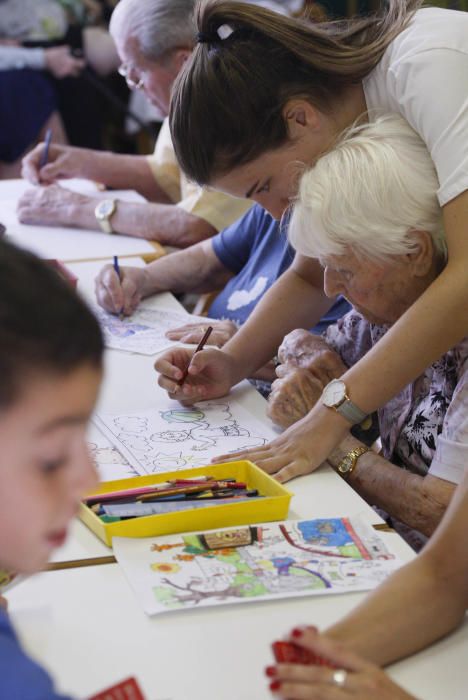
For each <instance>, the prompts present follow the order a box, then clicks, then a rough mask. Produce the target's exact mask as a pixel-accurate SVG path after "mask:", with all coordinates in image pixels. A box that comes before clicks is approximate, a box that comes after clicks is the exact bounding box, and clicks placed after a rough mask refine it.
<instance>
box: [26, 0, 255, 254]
mask: <svg viewBox="0 0 468 700" xmlns="http://www.w3.org/2000/svg"><path fill="white" fill-rule="evenodd" d="M193 8H194V0H121V2H119V3H118V5H117V7H116V9H115V10H114V12H113V14H112V18H111V24H110V32H111V35H112V36H113V38H114V40H115V44H116V47H117V51H118V53H119V56H120V58H121V60H122V65H121V67H120V69H119V70H120V72H121V74H122V75H125V77H126V79H127V83H128V85H129V87H131V88H135V89H142V90H144V92H145V94H146V95H147V96H148V97H149V98H150V100H151V101H152V102H153V104H154V105H155V106H156V107H158V109H159V110H160V112H161V114H162V115H163V116H166V115H167V113H168V111H169V101H170V95H171V89H172V85H173V83H174V80H175V79H176V77H177V75H178V74H179V72H180V70H181V69H182V67H183V65H184V64H185V62H186V61H187V59H188V58H189V57H190V54H191V52H192V50H193V44H194V37H195V27H194V24H193V18H192V14H193ZM43 150H44V144H40V145H39V146H37V147H36V148H35V149H34V150H33V151H32V152H31V153H29V154H28V155H27V156H26V157H25V159H24V162H23V176H24V177H25V178H26V179H28V180H30V182H32V183H33V184H41V185H48V186H44V187H40V188H37V189H35V190H30V191H28V192H26V193H25V194H24V195H23V197H22V198H21V199H20V201H19V204H18V218H19V219H20V221H22V222H23V223H29V224H48V225H52V226H53V225H57V226H62V225H63V226H78V227H80V228H85V229H93V230H101V229H103V230H104V231H107V232H111V231H112V232H114V233H123V234H127V235H133V236H138V237H141V238H148V239H152V240H157V241H159V242H160V243H163V244H167V245H173V246H176V247H179V248H185V247H187V246H190V245H192V244H193V243H198V242H199V241H201V240H204V239H206V238H209V237H211V236H212V235H214V234H215V233H216V232H217V231H220V230H221V229H223V228H225V227H226V226H228V225H229V224H231V223H232V222H233V221H235V220H236V219H238V218H239V217H240V216H241V215H242V214H243V213H244V212H245V211H246V210H247V209H248V208H249V207H250V203H248V202H245V201H241V200H239V199H234V198H233V197H229V196H228V195H224V194H221V193H218V192H213V191H208V190H204V189H202V188H201V187H198V186H196V185H194V184H192V183H190V182H189V181H188V180H187V179H186V178H185V177H184V176H183V175H182V173H181V171H180V168H179V166H178V163H177V160H176V157H175V154H174V149H173V146H172V141H171V137H170V133H169V124H168V123H167V121H165V122H164V123H163V125H162V128H161V131H160V134H159V137H158V140H157V143H156V147H155V152H154V154H153V155H152V156H150V157H146V156H133V155H118V154H114V153H102V152H97V151H92V150H86V149H76V148H71V147H64V146H59V145H56V144H55V143H53V144H52V145H51V148H50V150H49V162H48V164H47V165H45V166H44V167H42V168H41V165H40V163H41V156H42V153H43ZM70 177H84V178H88V179H90V180H95V181H97V182H101V183H104V184H105V185H107V186H108V187H110V188H114V189H134V190H137V191H138V192H139V193H140V194H142V195H143V196H144V197H146V198H147V199H148V200H150V203H148V204H140V203H134V202H123V201H119V200H118V199H115V198H112V195H111V194H110V195H109V199H106V200H104V201H99V200H98V199H97V198H93V197H91V196H84V195H81V194H77V193H74V192H70V191H68V190H65V189H64V188H61V187H60V186H58V185H56V184H52V183H55V181H56V180H58V179H60V178H70Z"/></svg>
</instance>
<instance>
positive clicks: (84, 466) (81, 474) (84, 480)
mask: <svg viewBox="0 0 468 700" xmlns="http://www.w3.org/2000/svg"><path fill="white" fill-rule="evenodd" d="M97 483H98V475H97V471H96V467H95V465H94V461H93V460H92V458H91V455H90V453H89V450H88V446H87V444H86V442H85V441H84V440H82V441H81V442H80V444H79V445H78V446H77V449H76V452H75V455H74V457H73V467H72V471H71V490H72V493H73V497H74V498H75V499H76V501H79V500H81V498H82V497H83V496H84V494H85V493H87V492H89V491H91V490H92V489H93V488H94V487H95V486H96V485H97Z"/></svg>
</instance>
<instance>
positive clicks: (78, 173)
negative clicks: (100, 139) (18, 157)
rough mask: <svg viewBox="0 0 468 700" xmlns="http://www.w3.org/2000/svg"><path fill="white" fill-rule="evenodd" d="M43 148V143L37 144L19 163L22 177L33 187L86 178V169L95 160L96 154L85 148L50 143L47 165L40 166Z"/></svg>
mask: <svg viewBox="0 0 468 700" xmlns="http://www.w3.org/2000/svg"><path fill="white" fill-rule="evenodd" d="M45 147H46V145H45V143H44V142H42V143H38V144H37V146H35V148H33V149H32V151H29V153H27V154H26V155H25V156H24V158H23V160H22V163H21V175H22V177H24V179H25V180H29V182H31V183H32V184H33V185H39V184H43V185H50V184H52V183H53V182H55V181H56V180H65V179H67V178H71V177H86V171H87V168H89V166H90V165H91V162H92V161H93V160H95V159H96V154H94V153H93V151H88V150H87V149H85V148H75V147H73V146H63V145H61V144H58V143H51V144H50V146H49V152H48V158H47V163H46V164H45V165H42V166H41V163H42V157H43V155H44V149H45ZM96 153H98V152H96Z"/></svg>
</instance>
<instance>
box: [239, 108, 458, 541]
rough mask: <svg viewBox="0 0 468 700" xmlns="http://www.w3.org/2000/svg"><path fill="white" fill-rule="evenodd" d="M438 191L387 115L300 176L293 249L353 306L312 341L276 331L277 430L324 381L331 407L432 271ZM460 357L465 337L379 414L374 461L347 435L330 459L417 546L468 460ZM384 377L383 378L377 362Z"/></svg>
mask: <svg viewBox="0 0 468 700" xmlns="http://www.w3.org/2000/svg"><path fill="white" fill-rule="evenodd" d="M437 189H438V180H437V175H436V172H435V168H434V166H433V164H432V161H431V158H430V156H429V153H428V152H427V150H426V147H425V145H424V143H423V142H422V140H421V138H420V137H419V136H418V135H417V134H416V133H415V132H414V131H413V130H412V129H411V127H410V126H409V125H408V124H407V123H406V122H405V121H404V120H403V119H402V118H401V117H398V116H392V115H389V116H385V117H381V118H379V119H377V120H376V121H374V122H372V123H369V124H365V125H361V126H357V127H355V128H354V129H352V130H351V132H349V133H348V134H346V135H345V137H344V138H343V139H342V140H341V141H340V142H339V143H338V144H337V145H336V147H335V148H334V149H333V150H332V151H330V152H329V153H328V154H327V155H325V156H324V157H322V158H321V159H320V160H319V161H318V162H317V163H316V165H315V167H314V168H312V169H311V170H309V171H307V172H306V173H305V174H304V175H303V177H302V180H301V185H300V191H299V194H298V198H297V201H296V204H295V206H294V211H293V214H292V219H291V224H290V229H289V236H290V240H291V243H292V244H293V246H294V247H295V248H296V250H298V251H299V252H300V253H302V254H303V255H306V256H310V257H313V258H317V259H318V260H319V261H320V262H321V264H322V266H323V267H324V270H325V280H324V286H325V292H326V294H327V295H328V296H330V297H335V296H336V295H338V294H342V295H343V296H344V297H346V298H347V299H348V301H349V302H350V303H351V304H352V306H353V309H352V310H351V311H350V312H349V313H348V314H347V315H346V316H345V317H343V318H342V319H341V320H340V321H338V322H337V323H336V324H334V325H332V326H330V327H329V328H328V329H327V331H326V332H325V333H324V334H323V336H322V337H312V336H311V335H310V334H309V333H307V332H306V331H299V330H298V331H293V333H292V334H289V336H286V338H285V340H284V342H283V345H282V346H281V348H280V351H279V358H280V360H281V361H282V363H283V364H281V365H280V367H279V368H278V376H279V379H277V380H276V382H275V383H274V384H273V391H272V394H271V397H270V409H269V410H270V416H271V418H272V419H273V420H274V421H275V422H276V423H278V424H280V425H282V426H287V425H291V424H292V423H294V422H296V421H298V420H300V419H301V418H302V417H303V416H304V415H305V414H306V413H307V412H308V411H309V410H310V409H311V408H312V406H313V405H314V404H315V403H316V402H317V400H318V399H319V398H320V397H321V395H322V391H323V389H324V387H325V386H326V385H327V384H328V382H329V381H330V380H331V379H335V380H336V381H335V382H334V383H333V384H331V385H329V388H328V389H327V390H326V392H325V393H327V392H330V405H331V406H333V404H334V397H333V396H331V394H333V392H336V395H337V396H338V395H339V394H340V391H341V390H342V386H341V384H342V382H340V380H339V376H340V375H341V374H343V373H344V372H345V371H346V369H347V368H348V367H351V366H352V365H354V364H355V363H356V362H358V361H359V360H360V359H361V358H362V357H363V356H364V355H365V354H366V353H367V352H368V350H370V349H371V348H372V347H373V346H374V345H375V344H376V343H378V342H379V340H380V339H381V338H382V337H383V336H384V335H385V333H386V332H387V331H388V329H389V328H390V327H391V326H392V324H394V323H395V322H396V321H397V320H398V319H399V318H400V316H401V315H402V314H403V313H404V312H405V311H406V310H407V309H408V308H409V307H410V306H411V305H412V304H413V303H414V302H415V301H416V299H418V298H419V297H420V296H421V295H422V294H423V293H424V291H425V290H426V289H427V287H429V285H430V284H431V283H432V282H433V281H434V279H435V278H436V277H437V276H438V275H439V274H440V273H441V271H442V270H443V268H444V265H445V260H446V249H445V241H444V233H443V228H442V219H441V210H440V207H439V204H438V201H437V196H436V193H437ZM426 313H428V314H430V313H431V309H427V310H426ZM467 358H468V339H465V340H464V341H462V342H461V343H460V344H459V345H457V346H456V347H454V348H452V349H451V350H450V351H449V352H447V353H446V354H445V355H443V356H442V357H441V358H440V359H439V360H438V361H437V362H435V363H434V364H432V365H431V366H430V367H428V368H427V369H426V370H425V372H424V373H423V374H422V375H421V376H420V377H419V378H418V379H417V380H416V381H415V382H413V383H412V384H410V385H408V386H407V387H405V389H404V390H403V391H401V392H400V393H399V394H398V395H397V396H396V397H395V398H393V399H392V400H391V401H389V402H388V403H387V404H386V405H385V406H384V407H383V408H382V409H380V410H379V412H378V418H379V425H380V435H381V441H382V452H381V455H378V454H376V453H375V452H373V451H369V449H368V448H367V447H366V446H364V445H363V444H362V443H361V442H359V441H358V440H357V439H356V438H354V437H353V436H352V435H351V434H349V435H348V436H347V437H346V438H345V439H344V440H343V441H342V442H341V444H340V445H339V446H338V447H337V448H335V449H334V450H333V452H332V453H331V454H330V455H329V457H328V462H329V463H330V464H331V466H332V467H333V468H334V469H335V470H337V471H338V473H339V474H341V476H343V477H344V478H345V479H347V480H348V481H349V483H350V484H351V486H353V488H355V489H356V491H358V492H359V493H360V494H361V495H362V496H363V497H364V498H365V499H366V500H367V501H368V502H369V503H371V504H372V505H375V506H378V507H380V508H381V509H383V510H384V511H385V512H386V513H388V514H389V515H390V516H391V517H392V519H393V521H394V524H395V525H396V526H397V529H398V525H399V524H401V523H399V521H401V522H402V523H404V524H405V526H408V527H409V528H411V532H410V533H408V527H406V528H405V527H403V528H400V531H401V532H402V534H405V530H406V534H407V535H408V536H409V538H410V542H411V541H412V543H413V544H414V545H415V548H418V546H419V545H420V543H421V540H425V537H422V538H421V537H420V536H419V534H418V533H423V535H425V536H428V535H430V534H431V533H432V532H433V531H434V529H435V528H436V526H437V524H438V523H439V521H440V519H441V517H442V515H443V513H444V511H445V509H446V507H447V505H448V503H449V501H450V498H451V496H452V493H453V491H454V489H455V487H456V484H457V483H458V482H460V481H461V480H462V477H463V472H464V470H465V465H466V464H467V463H468V460H467V457H468V405H467V404H468V371H467V370H468V362H467ZM382 373H383V375H384V377H383V378H384V379H385V367H382ZM322 400H323V401H326V400H327V397H326V396H323V397H322ZM343 400H346V399H343ZM250 458H251V459H254V460H255V455H250ZM279 478H280V480H286V478H287V474H281V473H280V474H279ZM413 529H414V530H416V531H418V532H417V533H414V532H413Z"/></svg>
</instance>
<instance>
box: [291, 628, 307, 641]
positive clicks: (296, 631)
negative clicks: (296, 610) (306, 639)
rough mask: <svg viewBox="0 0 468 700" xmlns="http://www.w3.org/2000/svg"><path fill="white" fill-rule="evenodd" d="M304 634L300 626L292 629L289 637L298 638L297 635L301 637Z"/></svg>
mask: <svg viewBox="0 0 468 700" xmlns="http://www.w3.org/2000/svg"><path fill="white" fill-rule="evenodd" d="M303 634H304V630H303V629H302V628H301V627H295V628H294V629H293V631H292V632H291V637H295V639H299V637H302V635H303Z"/></svg>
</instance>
